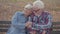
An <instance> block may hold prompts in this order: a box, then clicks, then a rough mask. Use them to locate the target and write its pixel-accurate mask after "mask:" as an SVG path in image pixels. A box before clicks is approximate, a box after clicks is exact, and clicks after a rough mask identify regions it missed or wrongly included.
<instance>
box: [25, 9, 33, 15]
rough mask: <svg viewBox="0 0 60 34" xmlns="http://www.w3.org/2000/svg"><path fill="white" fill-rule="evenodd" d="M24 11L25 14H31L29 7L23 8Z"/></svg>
mask: <svg viewBox="0 0 60 34" xmlns="http://www.w3.org/2000/svg"><path fill="white" fill-rule="evenodd" d="M24 12H25V14H26V15H31V14H32V10H31V9H24Z"/></svg>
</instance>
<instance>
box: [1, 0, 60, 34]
mask: <svg viewBox="0 0 60 34" xmlns="http://www.w3.org/2000/svg"><path fill="white" fill-rule="evenodd" d="M33 1H35V0H0V34H6V32H7V30H8V28H9V27H10V24H11V18H12V16H13V15H14V13H15V12H17V11H22V10H23V8H24V6H25V5H26V4H27V3H32V2H33ZM42 1H43V2H44V3H45V10H48V11H49V12H50V13H51V14H52V16H53V32H52V34H57V33H58V34H59V33H60V0H42Z"/></svg>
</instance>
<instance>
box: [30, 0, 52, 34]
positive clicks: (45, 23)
mask: <svg viewBox="0 0 60 34" xmlns="http://www.w3.org/2000/svg"><path fill="white" fill-rule="evenodd" d="M33 13H34V14H33V15H31V16H30V17H29V21H30V23H32V28H30V30H31V31H30V33H31V34H50V33H51V26H52V17H51V14H50V13H48V12H47V11H45V10H44V3H43V2H42V1H41V0H38V1H35V2H34V3H33Z"/></svg>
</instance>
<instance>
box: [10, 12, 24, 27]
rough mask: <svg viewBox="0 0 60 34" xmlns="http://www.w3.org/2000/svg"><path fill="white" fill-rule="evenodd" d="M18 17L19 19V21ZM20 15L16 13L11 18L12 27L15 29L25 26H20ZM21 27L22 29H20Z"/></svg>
mask: <svg viewBox="0 0 60 34" xmlns="http://www.w3.org/2000/svg"><path fill="white" fill-rule="evenodd" d="M19 16H20V19H19ZM21 18H22V17H21V14H20V13H19V12H16V13H15V15H14V16H13V17H12V21H11V22H12V26H13V27H15V28H22V27H25V24H22V19H21ZM21 26H22V27H21Z"/></svg>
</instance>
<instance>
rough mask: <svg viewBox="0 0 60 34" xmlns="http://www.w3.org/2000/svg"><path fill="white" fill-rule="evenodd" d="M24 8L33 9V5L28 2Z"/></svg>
mask: <svg viewBox="0 0 60 34" xmlns="http://www.w3.org/2000/svg"><path fill="white" fill-rule="evenodd" d="M24 9H32V5H31V4H27V5H26V6H25V7H24Z"/></svg>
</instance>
